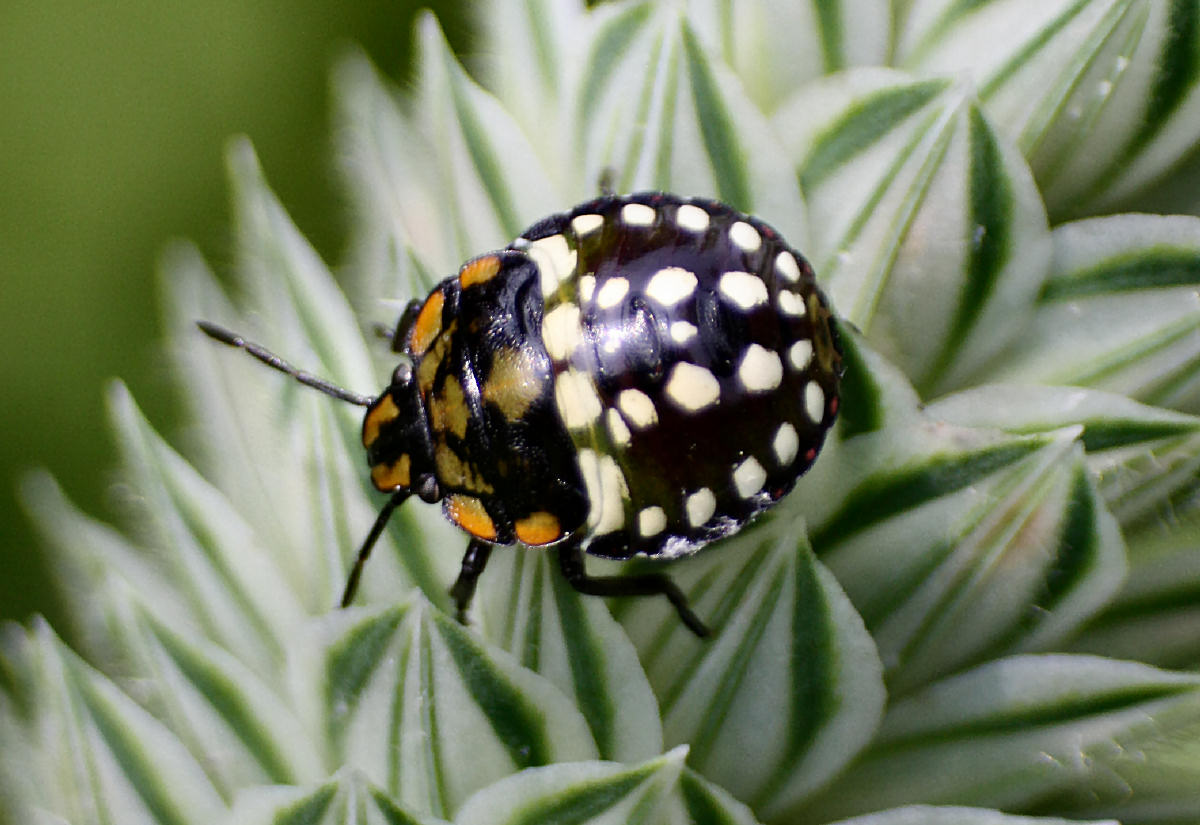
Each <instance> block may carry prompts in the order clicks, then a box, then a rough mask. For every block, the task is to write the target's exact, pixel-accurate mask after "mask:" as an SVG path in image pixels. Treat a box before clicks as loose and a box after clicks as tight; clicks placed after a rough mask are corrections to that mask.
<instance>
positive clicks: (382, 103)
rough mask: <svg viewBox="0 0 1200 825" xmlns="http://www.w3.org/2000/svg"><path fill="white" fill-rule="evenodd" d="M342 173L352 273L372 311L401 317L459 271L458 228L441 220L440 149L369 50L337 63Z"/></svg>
mask: <svg viewBox="0 0 1200 825" xmlns="http://www.w3.org/2000/svg"><path fill="white" fill-rule="evenodd" d="M333 90H334V102H335V104H336V105H337V119H338V122H339V127H340V128H339V129H338V135H337V136H338V140H339V150H340V151H339V154H340V156H341V168H342V173H343V175H344V176H345V178H346V180H347V184H348V185H347V189H348V190H349V197H350V199H351V204H352V207H353V209H354V222H353V226H352V227H351V231H352V232H353V238H352V242H351V255H352V259H351V261H350V268H349V274H350V275H351V276H353V289H352V294H353V295H354V296H355V297H356V300H357V303H358V304H359V305H360V306H361V307H362V308H363V311H364V312H365V313H367V317H368V318H370V319H372V320H376V321H380V322H382V323H386V324H389V325H393V324H395V322H396V320H397V319H398V318H399V317H400V313H401V312H402V311H403V309H404V306H405V304H407V303H408V302H409V301H411V300H414V299H416V298H422V297H424V296H425V295H427V294H428V293H429V290H430V289H432V287H433V285H434V284H435V283H436V282H437V281H438V280H439V279H440V278H441V277H445V276H446V275H449V274H450V273H451V272H453V271H454V268H455V267H457V266H458V265H459V264H460V263H461V262H462V260H461V259H460V258H459V256H458V253H459V249H458V247H459V241H458V240H457V238H456V237H455V227H454V226H453V224H448V223H445V222H443V221H440V220H438V214H437V213H436V210H433V209H432V208H431V204H435V203H437V193H438V187H439V185H440V181H438V180H437V178H436V174H434V173H433V170H431V169H430V163H431V162H430V159H431V157H432V156H433V149H432V147H430V146H429V145H428V142H427V141H426V140H425V137H424V136H423V135H422V134H421V133H420V130H419V129H418V127H417V124H416V123H415V122H413V120H412V119H411V118H410V117H408V116H406V115H405V114H404V113H403V112H402V111H401V107H400V103H399V101H398V99H397V94H396V92H395V90H393V89H392V88H391V87H390V86H388V85H387V84H386V81H385V80H384V79H383V78H382V77H380V75H379V73H378V71H376V69H375V67H374V66H372V65H371V64H370V62H369V61H368V60H367V58H366V56H365V55H363V54H361V53H359V52H351V53H349V54H347V55H346V56H345V57H343V58H342V59H341V61H339V63H338V65H337V66H336V68H335V72H334V80H333Z"/></svg>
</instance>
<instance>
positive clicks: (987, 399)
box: [927, 384, 1200, 531]
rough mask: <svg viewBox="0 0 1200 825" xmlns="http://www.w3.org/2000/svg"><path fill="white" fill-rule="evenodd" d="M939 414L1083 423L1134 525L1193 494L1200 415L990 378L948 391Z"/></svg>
mask: <svg viewBox="0 0 1200 825" xmlns="http://www.w3.org/2000/svg"><path fill="white" fill-rule="evenodd" d="M927 411H928V413H929V415H930V416H932V417H934V418H943V419H945V420H947V421H951V422H953V423H955V424H960V425H964V426H971V427H995V428H997V429H1003V430H1006V431H1008V432H1011V433H1036V432H1048V431H1050V430H1056V429H1060V428H1062V427H1067V426H1072V425H1079V426H1082V427H1083V432H1082V434H1081V435H1080V440H1081V442H1082V443H1083V447H1084V449H1085V450H1087V456H1086V461H1087V465H1088V467H1089V468H1090V469H1091V471H1092V472H1093V473H1094V474H1095V475H1096V477H1097V485H1098V487H1099V490H1100V494H1101V496H1103V498H1104V502H1105V504H1106V505H1107V506H1108V509H1109V510H1110V511H1111V512H1112V514H1113V515H1114V516H1116V518H1117V521H1119V522H1120V523H1121V525H1122V527H1124V528H1125V529H1126V531H1128V530H1129V529H1137V528H1139V527H1141V526H1142V525H1146V524H1148V523H1153V522H1157V521H1158V520H1159V519H1161V518H1163V517H1165V516H1166V515H1167V512H1166V510H1168V509H1173V503H1174V502H1179V501H1184V500H1187V499H1189V498H1190V497H1191V496H1192V495H1193V494H1194V493H1195V492H1196V489H1197V477H1198V476H1197V473H1198V471H1200V418H1196V417H1193V416H1190V415H1183V414H1181V413H1176V412H1172V411H1170V410H1163V409H1159V408H1157V407H1148V406H1146V405H1144V404H1139V403H1137V402H1136V401H1130V400H1129V399H1128V398H1126V397H1124V396H1121V395H1115V394H1112V393H1106V392H1101V391H1098V390H1088V389H1082V388H1079V387H1043V386H1035V385H1014V384H989V385H987V386H983V387H977V388H975V389H972V390H967V391H966V392H961V393H957V394H955V395H951V396H947V397H946V398H943V399H941V400H939V401H937V402H936V403H934V404H931V405H930V406H929V407H928V408H927Z"/></svg>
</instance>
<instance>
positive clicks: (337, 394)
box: [196, 321, 375, 407]
mask: <svg viewBox="0 0 1200 825" xmlns="http://www.w3.org/2000/svg"><path fill="white" fill-rule="evenodd" d="M196 326H198V327H200V330H201V331H202V332H203V333H204V334H205V335H207V336H208V337H209V338H212V339H213V340H216V341H220V342H221V343H222V344H228V345H229V346H231V347H237V348H238V349H240V350H245V351H246V352H247V353H248V354H250V355H252V356H254V357H255V358H257V359H258V360H259V361H262V362H263V363H264V364H266V365H267V366H268V367H271V368H272V369H276V370H279V371H280V372H282V373H283V374H284V375H290V376H291V377H292V378H295V379H296V380H297V381H299V382H300V383H301V384H303V385H304V386H306V387H312V388H313V389H314V390H320V391H321V392H323V393H325V394H326V395H331V396H333V397H334V398H336V399H338V400H339V401H347V402H349V403H351V404H355V405H357V406H359V407H369V406H371V405H372V404H373V403H375V398H374V396H370V395H359V394H358V393H356V392H351V391H350V390H347V389H343V388H341V387H339V386H338V385H337V384H334V383H332V382H330V381H326V380H325V379H324V378H318V377H317V376H315V375H313V374H312V373H308V372H305V371H304V370H301V369H297V368H296V367H293V366H292V365H291V364H289V363H288V362H287V361H284V360H283V359H282V358H280V357H279V356H278V355H276V354H275V353H273V352H271V351H270V350H268V349H265V348H263V347H261V346H259V345H258V344H256V343H254V342H253V341H247V340H246V339H245V338H243V337H242V336H240V335H237V334H235V333H233V332H230V331H229V330H227V329H225V328H224V327H219V326H217V325H216V324H212V323H209V322H208V321H197V322H196Z"/></svg>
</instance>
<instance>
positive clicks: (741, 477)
mask: <svg viewBox="0 0 1200 825" xmlns="http://www.w3.org/2000/svg"><path fill="white" fill-rule="evenodd" d="M766 483H767V471H766V470H764V469H763V466H762V465H761V464H759V463H758V460H757V459H756V458H755V457H754V456H750V457H749V458H747V459H746V460H745V461H743V462H742V463H741V464H739V465H737V467H735V468H734V469H733V486H734V488H735V489H736V490H737V492H738V495H739V496H741V497H742V498H750V497H751V496H753V495H754V494H755V493H757V492H758V491H759V490H761V489H762V488H763V485H764V484H766Z"/></svg>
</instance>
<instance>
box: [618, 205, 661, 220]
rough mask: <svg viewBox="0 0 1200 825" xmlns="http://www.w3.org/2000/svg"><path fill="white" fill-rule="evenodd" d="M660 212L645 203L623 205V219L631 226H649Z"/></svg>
mask: <svg viewBox="0 0 1200 825" xmlns="http://www.w3.org/2000/svg"><path fill="white" fill-rule="evenodd" d="M657 214H658V213H656V212H655V211H654V207H653V206H647V205H646V204H644V203H627V204H625V205H624V206H622V207H621V220H623V221H624V222H625V223H627V224H629V225H630V226H649V225H650V224H652V223H654V218H655V217H656V215H657Z"/></svg>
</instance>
